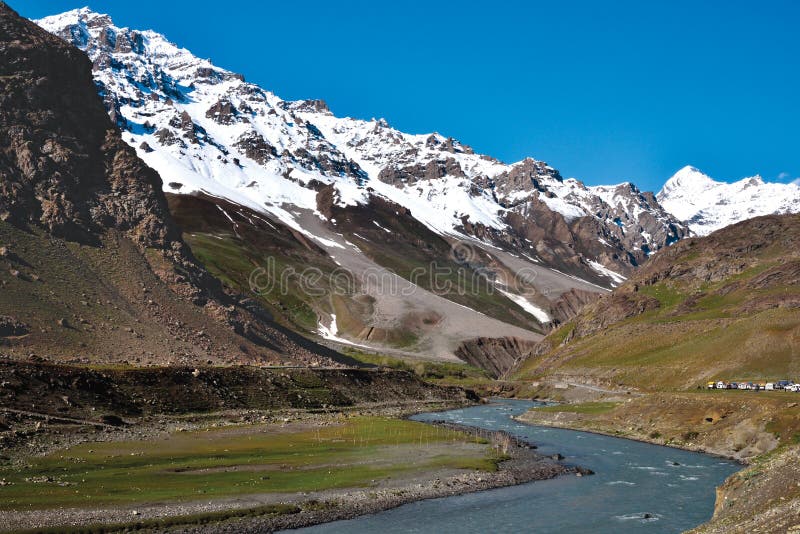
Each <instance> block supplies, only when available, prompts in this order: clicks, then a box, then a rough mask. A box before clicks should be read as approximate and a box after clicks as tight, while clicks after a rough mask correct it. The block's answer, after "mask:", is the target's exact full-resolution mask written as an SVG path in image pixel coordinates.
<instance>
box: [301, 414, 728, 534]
mask: <svg viewBox="0 0 800 534" xmlns="http://www.w3.org/2000/svg"><path fill="white" fill-rule="evenodd" d="M540 405H541V403H537V402H534V401H519V400H506V399H502V400H495V401H493V402H492V403H491V404H487V405H482V406H474V407H469V408H463V409H459V410H450V411H446V412H437V413H425V414H420V415H417V416H414V418H413V419H415V420H417V421H432V420H448V421H452V422H454V423H460V424H464V425H470V426H474V427H481V428H486V429H491V430H505V431H507V432H510V433H511V434H514V435H515V436H517V437H518V438H521V439H523V440H525V441H527V442H530V443H532V444H535V445H537V446H538V451H539V452H541V453H543V454H555V453H561V454H562V455H564V456H565V459H564V462H567V463H570V464H577V465H581V466H583V467H588V468H589V469H591V470H593V471H594V472H595V473H596V474H595V475H593V476H588V477H576V476H563V477H559V478H556V479H553V480H545V481H538V482H532V483H529V484H522V485H519V486H513V487H508V488H500V489H495V490H488V491H481V492H477V493H471V494H468V495H459V496H454V497H444V498H440V499H431V500H427V501H420V502H415V503H411V504H407V505H404V506H401V507H399V508H395V509H393V510H387V511H385V512H381V513H378V514H374V515H368V516H363V517H359V518H356V519H351V520H347V521H337V522H333V523H327V524H324V525H318V526H315V527H310V528H306V529H301V530H300V531H299V532H305V533H331V532H337V533H338V532H346V533H348V534H358V533H370V534H389V533H400V532H402V533H406V532H424V533H428V532H431V533H448V532H454V533H471V532H475V533H484V532H487V533H495V532H536V533H539V532H541V533H550V532H558V533H562V532H563V533H573V532H591V533H593V534H598V533H609V534H611V533H614V534H616V533H625V532H652V533H662V532H683V531H685V530H687V529H691V528H693V527H695V526H697V525H700V524H701V523H704V522H705V521H708V520H709V519H710V518H711V514H712V512H713V510H714V498H715V488H716V486H718V485H720V484H721V483H722V482H723V481H724V480H725V478H727V477H728V476H730V475H731V474H732V473H734V472H735V471H737V470H738V469H740V468H741V466H740V465H738V464H736V463H735V462H730V461H727V460H724V459H720V458H716V457H713V456H709V455H705V454H699V453H693V452H687V451H681V450H677V449H672V448H669V447H660V446H658V445H650V444H646V443H640V442H636V441H630V440H626V439H620V438H613V437H608V436H601V435H598V434H589V433H586V432H577V431H573V430H561V429H555V428H546V427H541V426H532V425H526V424H524V423H520V422H518V421H515V420H514V419H512V416H515V415H519V414H522V413H524V412H525V411H527V410H528V409H529V408H531V407H535V406H540Z"/></svg>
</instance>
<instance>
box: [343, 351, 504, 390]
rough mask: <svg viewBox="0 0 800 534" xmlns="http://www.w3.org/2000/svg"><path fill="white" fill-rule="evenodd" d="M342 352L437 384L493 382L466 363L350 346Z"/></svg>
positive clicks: (464, 384) (489, 377) (466, 384)
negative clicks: (403, 356) (430, 359)
mask: <svg viewBox="0 0 800 534" xmlns="http://www.w3.org/2000/svg"><path fill="white" fill-rule="evenodd" d="M342 352H343V354H345V355H347V356H350V357H351V358H353V359H355V360H358V361H360V362H362V363H366V364H371V365H377V366H380V367H388V368H391V369H397V370H401V371H410V372H413V373H415V374H416V375H418V376H419V377H420V378H422V379H424V380H427V381H430V382H435V383H437V384H447V385H458V386H463V387H470V386H475V385H480V384H484V383H490V382H494V380H493V379H492V377H491V376H489V374H488V373H487V372H486V371H484V370H483V369H480V368H478V367H473V366H472V365H469V364H466V363H456V362H431V361H419V360H411V359H408V360H403V359H400V358H395V357H392V356H387V355H385V354H377V353H368V352H364V351H362V350H359V349H356V348H351V347H347V348H344V349H343V350H342Z"/></svg>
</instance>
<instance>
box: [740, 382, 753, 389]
mask: <svg viewBox="0 0 800 534" xmlns="http://www.w3.org/2000/svg"><path fill="white" fill-rule="evenodd" d="M739 389H750V386H748V385H747V382H739Z"/></svg>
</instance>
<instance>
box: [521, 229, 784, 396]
mask: <svg viewBox="0 0 800 534" xmlns="http://www.w3.org/2000/svg"><path fill="white" fill-rule="evenodd" d="M553 375H559V376H572V377H576V378H587V377H591V378H593V379H599V380H601V381H603V382H605V383H610V384H617V383H623V384H626V385H630V386H636V387H639V388H642V389H647V390H669V389H675V388H678V389H685V388H694V387H697V386H701V385H704V384H705V382H706V381H707V380H716V379H722V380H769V379H780V378H784V377H786V378H794V379H800V216H798V215H791V216H772V217H761V218H757V219H752V220H750V221H745V222H743V223H740V224H737V225H734V226H732V227H729V228H725V229H723V230H720V231H719V232H716V233H714V234H712V235H711V236H708V237H707V238H702V239H690V240H687V241H684V242H680V243H677V244H676V245H673V246H672V247H670V248H669V249H666V250H664V251H662V252H660V253H658V254H657V255H656V256H654V257H653V258H652V259H651V260H650V262H648V263H647V264H646V265H645V266H644V267H643V268H642V270H641V271H639V272H638V273H637V274H636V275H635V276H634V277H633V278H632V279H631V280H629V281H628V282H627V283H626V284H624V285H623V286H622V287H620V288H619V289H617V290H616V291H615V292H614V293H613V294H611V295H609V296H607V297H605V298H603V299H601V300H600V301H598V302H597V303H595V304H592V305H589V306H587V308H586V309H584V311H583V312H582V313H581V314H580V315H579V316H578V317H577V318H576V319H574V320H573V321H571V322H569V323H567V324H565V325H562V326H561V328H559V329H558V330H557V331H555V332H553V333H552V334H550V335H549V336H548V337H547V338H545V340H544V341H543V342H542V345H541V346H540V348H539V351H538V356H536V357H533V358H531V359H529V360H528V361H526V362H525V363H524V364H523V365H522V366H521V367H520V369H519V370H518V372H517V377H519V378H522V379H535V378H541V377H544V376H553Z"/></svg>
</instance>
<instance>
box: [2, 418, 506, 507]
mask: <svg viewBox="0 0 800 534" xmlns="http://www.w3.org/2000/svg"><path fill="white" fill-rule="evenodd" d="M493 454H494V453H493V452H491V450H490V448H489V447H486V446H485V445H484V444H483V443H482V442H480V440H478V442H477V443H476V440H474V439H473V438H471V437H470V436H468V435H467V434H465V433H462V432H457V431H453V430H447V429H443V428H440V427H436V426H431V425H426V424H423V423H417V422H413V421H405V420H398V419H390V418H383V417H358V418H350V419H343V420H342V421H341V423H339V424H333V425H329V426H324V427H316V428H308V427H295V428H293V429H287V428H283V429H282V428H280V427H277V426H231V427H224V428H212V429H207V430H205V431H193V432H176V433H174V434H170V435H169V436H167V437H165V438H162V439H157V440H148V441H131V442H106V443H85V444H81V445H77V446H74V447H71V448H69V449H67V450H64V451H60V452H58V453H54V454H50V455H47V456H44V457H37V458H32V459H30V464H29V465H28V466H27V467H25V468H23V469H19V468H12V467H9V466H5V467H0V478H5V479H6V480H7V481H8V482H11V483H13V485H10V486H3V487H0V510H9V509H44V508H54V507H66V506H78V507H80V506H86V505H91V506H102V505H127V504H133V503H142V502H163V501H186V500H193V499H209V498H214V497H217V498H219V497H226V496H235V495H244V494H252V493H268V492H309V491H319V490H324V489H330V488H346V487H364V486H368V485H370V484H371V483H372V482H373V481H375V480H380V479H385V478H387V477H392V476H397V475H400V474H403V473H408V472H412V471H425V470H430V469H438V468H456V469H481V470H487V471H491V470H495V469H496V459H495V458H494V456H493Z"/></svg>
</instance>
